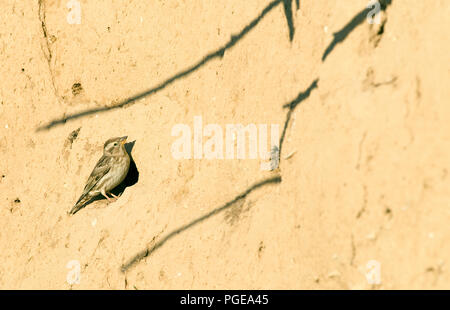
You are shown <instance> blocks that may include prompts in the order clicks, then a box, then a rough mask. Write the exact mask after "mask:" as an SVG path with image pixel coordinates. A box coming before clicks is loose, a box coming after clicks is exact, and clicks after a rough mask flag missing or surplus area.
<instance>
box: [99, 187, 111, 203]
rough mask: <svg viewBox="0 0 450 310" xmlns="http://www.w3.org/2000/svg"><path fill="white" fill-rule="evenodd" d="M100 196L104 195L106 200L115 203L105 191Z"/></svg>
mask: <svg viewBox="0 0 450 310" xmlns="http://www.w3.org/2000/svg"><path fill="white" fill-rule="evenodd" d="M100 194H102V195H103V197H105V198H106V199H108V202H113V201H114V199H111V198H110V197H108V195H106V193H105V190H104V189H103V190H101V191H100Z"/></svg>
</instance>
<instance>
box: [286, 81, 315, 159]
mask: <svg viewBox="0 0 450 310" xmlns="http://www.w3.org/2000/svg"><path fill="white" fill-rule="evenodd" d="M318 83H319V79H318V78H317V79H315V80H314V81H313V82H312V83H311V85H309V87H308V88H307V89H306V90H305V91H302V92H300V93H299V94H298V96H297V98H295V99H294V100H292V101H291V102H289V103H286V104H285V105H283V108H288V109H289V110H288V112H287V114H286V120H285V122H284V126H283V132H282V133H281V136H280V143H279V153H278V156H279V161H281V150H282V148H283V142H284V138H285V136H286V131H287V128H288V125H289V122H290V121H291V117H292V112H293V111H294V110H295V108H296V107H297V106H298V105H299V104H300V103H301V102H302V101H304V100H305V99H308V98H309V96H310V95H311V92H312V91H313V90H314V89H316V88H318Z"/></svg>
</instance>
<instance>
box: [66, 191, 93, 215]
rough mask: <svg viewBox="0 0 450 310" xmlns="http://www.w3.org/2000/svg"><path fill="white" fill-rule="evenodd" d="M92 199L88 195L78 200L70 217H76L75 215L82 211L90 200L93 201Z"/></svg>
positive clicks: (70, 212)
mask: <svg viewBox="0 0 450 310" xmlns="http://www.w3.org/2000/svg"><path fill="white" fill-rule="evenodd" d="M91 198H92V196H91V195H89V194H88V193H86V194H83V195H81V197H80V198H79V199H78V201H77V202H76V203H75V205H74V206H73V208H72V210H70V211H69V215H74V214H75V213H77V212H78V211H80V209H82V208H83V207H84V206H85V205H86V203H87V202H88V201H89V200H91Z"/></svg>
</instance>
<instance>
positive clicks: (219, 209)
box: [120, 175, 281, 273]
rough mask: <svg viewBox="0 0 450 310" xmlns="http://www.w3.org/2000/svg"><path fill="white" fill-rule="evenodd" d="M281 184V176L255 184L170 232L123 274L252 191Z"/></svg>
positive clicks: (123, 268)
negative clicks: (269, 185) (175, 238)
mask: <svg viewBox="0 0 450 310" xmlns="http://www.w3.org/2000/svg"><path fill="white" fill-rule="evenodd" d="M280 182H281V176H279V175H278V176H275V177H272V178H268V179H265V180H263V181H260V182H258V183H255V184H253V185H252V186H250V187H249V188H248V189H247V190H245V191H244V192H242V193H241V194H239V195H237V196H236V197H235V198H234V199H233V200H230V201H229V202H227V203H225V204H224V205H222V206H220V207H218V208H216V209H214V210H212V211H211V212H209V213H207V214H205V215H203V216H201V217H199V218H197V219H195V220H193V221H192V222H190V223H188V224H186V225H183V226H181V227H179V228H177V229H175V230H173V231H172V232H170V233H169V234H168V235H167V236H165V237H164V238H162V239H161V240H160V241H158V242H157V243H155V244H154V245H153V246H151V247H147V248H146V249H144V250H142V251H140V252H139V253H137V254H136V255H134V256H133V257H132V258H131V259H130V260H128V261H127V262H126V263H125V264H123V265H122V266H121V268H120V270H121V272H123V273H124V272H126V271H127V270H129V269H130V268H131V267H133V266H134V265H136V264H137V263H139V262H140V261H141V260H143V259H144V258H146V257H147V256H149V255H151V254H152V253H153V252H155V251H156V250H157V249H159V248H160V247H162V246H163V245H164V244H165V243H166V242H167V241H169V240H170V239H172V238H173V237H175V236H176V235H178V234H180V233H182V232H184V231H186V230H187V229H189V228H191V227H193V226H194V225H197V224H199V223H201V222H203V221H205V220H207V219H208V218H210V217H212V216H214V215H216V214H218V213H220V212H222V211H224V210H226V209H228V208H230V207H231V206H233V205H234V204H235V203H236V202H238V201H240V200H242V199H244V198H245V197H247V196H248V195H249V194H250V193H251V192H252V191H254V190H255V189H258V188H260V187H263V186H265V185H268V184H276V183H280Z"/></svg>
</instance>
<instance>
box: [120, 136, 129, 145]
mask: <svg viewBox="0 0 450 310" xmlns="http://www.w3.org/2000/svg"><path fill="white" fill-rule="evenodd" d="M127 138H128V136H125V137H122V138H120V142H122V144H125V143H126V142H127Z"/></svg>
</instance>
